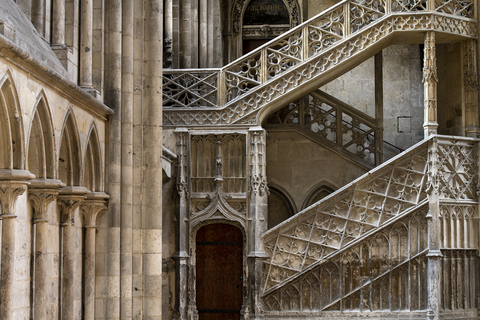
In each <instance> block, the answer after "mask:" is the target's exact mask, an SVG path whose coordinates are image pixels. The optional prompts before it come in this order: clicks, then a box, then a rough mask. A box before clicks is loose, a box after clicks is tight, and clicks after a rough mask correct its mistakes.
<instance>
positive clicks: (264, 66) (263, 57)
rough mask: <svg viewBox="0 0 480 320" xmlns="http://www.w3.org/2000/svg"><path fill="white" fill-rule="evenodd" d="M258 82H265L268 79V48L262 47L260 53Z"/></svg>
mask: <svg viewBox="0 0 480 320" xmlns="http://www.w3.org/2000/svg"><path fill="white" fill-rule="evenodd" d="M260 72H261V74H260V77H261V78H260V83H265V82H267V80H268V49H267V48H263V49H262V51H261V53H260Z"/></svg>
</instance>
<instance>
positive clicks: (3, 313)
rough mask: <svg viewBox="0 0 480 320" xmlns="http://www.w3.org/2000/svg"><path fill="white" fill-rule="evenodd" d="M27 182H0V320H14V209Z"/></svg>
mask: <svg viewBox="0 0 480 320" xmlns="http://www.w3.org/2000/svg"><path fill="white" fill-rule="evenodd" d="M27 184H28V182H23V181H0V204H1V206H2V214H1V215H0V217H1V218H2V262H1V280H2V281H1V282H0V295H1V299H0V319H2V320H13V319H14V309H13V301H14V293H15V242H16V237H15V234H16V232H15V221H16V219H15V218H16V217H17V216H16V214H15V207H16V203H17V199H18V197H19V196H20V195H21V194H23V193H24V192H25V190H26V189H27V187H26V186H27Z"/></svg>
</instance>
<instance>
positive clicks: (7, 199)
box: [0, 181, 28, 219]
mask: <svg viewBox="0 0 480 320" xmlns="http://www.w3.org/2000/svg"><path fill="white" fill-rule="evenodd" d="M27 185H28V182H23V181H0V204H1V206H2V214H1V215H0V216H1V217H2V219H6V218H15V217H16V214H15V205H16V203H17V199H18V197H19V196H20V195H22V194H23V193H24V192H25V190H27Z"/></svg>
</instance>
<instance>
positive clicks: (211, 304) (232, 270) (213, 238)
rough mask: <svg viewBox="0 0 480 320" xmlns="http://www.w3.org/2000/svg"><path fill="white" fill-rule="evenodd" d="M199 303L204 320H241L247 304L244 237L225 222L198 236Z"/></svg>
mask: <svg viewBox="0 0 480 320" xmlns="http://www.w3.org/2000/svg"><path fill="white" fill-rule="evenodd" d="M196 300H197V310H198V315H199V319H200V320H240V311H241V309H242V304H243V234H242V232H241V230H240V229H238V228H236V227H234V226H232V225H228V224H222V223H215V224H210V225H207V226H204V227H202V228H200V229H199V230H198V232H197V236H196Z"/></svg>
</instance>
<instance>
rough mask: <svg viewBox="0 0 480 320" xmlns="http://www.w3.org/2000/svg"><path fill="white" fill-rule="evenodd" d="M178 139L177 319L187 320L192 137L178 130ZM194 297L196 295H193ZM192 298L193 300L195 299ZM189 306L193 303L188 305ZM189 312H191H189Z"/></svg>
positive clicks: (175, 256)
mask: <svg viewBox="0 0 480 320" xmlns="http://www.w3.org/2000/svg"><path fill="white" fill-rule="evenodd" d="M175 133H176V134H177V137H178V143H177V146H178V175H177V192H178V195H179V197H180V208H179V212H178V219H177V226H176V232H177V235H178V236H177V237H176V239H177V241H178V243H176V251H175V254H174V255H173V259H175V268H176V281H175V282H176V285H177V290H175V292H176V297H175V311H176V313H177V314H176V315H175V319H181V320H185V319H187V318H188V315H190V317H191V316H192V313H193V312H194V311H193V310H188V308H187V304H188V289H187V288H188V258H189V255H188V238H189V230H188V206H187V201H188V199H187V194H188V176H187V174H188V152H187V150H188V141H189V137H190V135H189V134H188V130H187V129H186V128H178V129H176V130H175ZM191 294H192V295H193V296H194V295H195V293H193V292H192V293H191ZM193 296H192V300H193V299H194V297H193ZM188 305H189V306H191V305H192V303H190V304H188ZM188 311H189V312H188Z"/></svg>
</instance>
